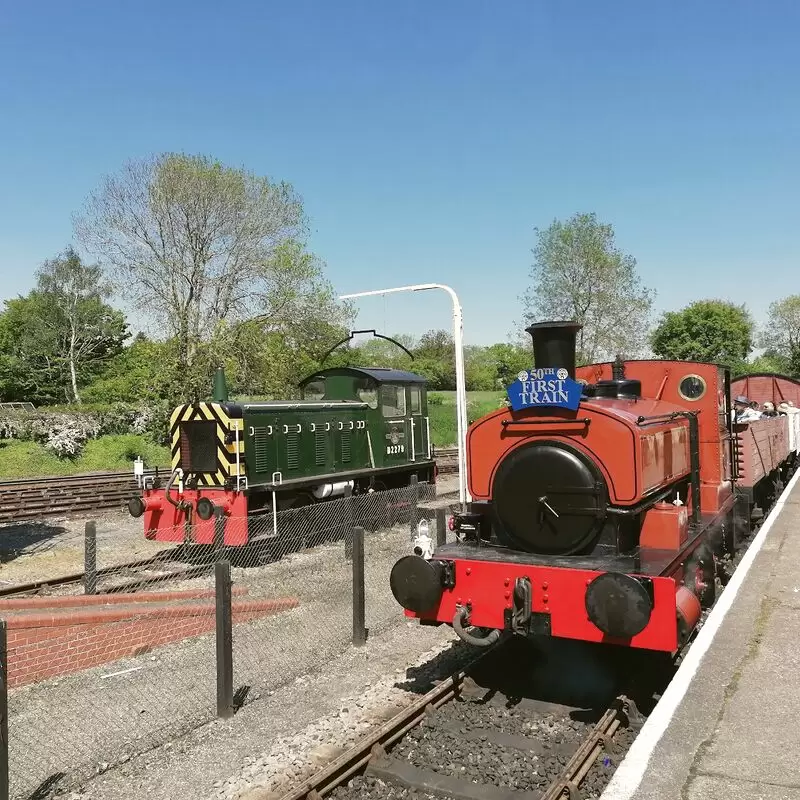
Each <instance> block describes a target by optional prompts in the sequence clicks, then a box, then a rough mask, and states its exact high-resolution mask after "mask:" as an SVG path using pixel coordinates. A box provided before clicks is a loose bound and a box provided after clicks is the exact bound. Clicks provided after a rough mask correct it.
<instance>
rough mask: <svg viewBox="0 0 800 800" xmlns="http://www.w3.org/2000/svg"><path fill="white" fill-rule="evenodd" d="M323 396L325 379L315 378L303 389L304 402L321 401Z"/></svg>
mask: <svg viewBox="0 0 800 800" xmlns="http://www.w3.org/2000/svg"><path fill="white" fill-rule="evenodd" d="M324 396H325V378H317V379H316V380H313V381H311V382H310V383H307V384H306V385H305V386H304V387H303V399H304V400H316V401H319V400H322V398H323V397H324Z"/></svg>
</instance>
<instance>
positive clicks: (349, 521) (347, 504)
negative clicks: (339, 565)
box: [342, 486, 353, 561]
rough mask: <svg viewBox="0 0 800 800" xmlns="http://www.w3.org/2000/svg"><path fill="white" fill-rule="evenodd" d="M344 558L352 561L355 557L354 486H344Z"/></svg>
mask: <svg viewBox="0 0 800 800" xmlns="http://www.w3.org/2000/svg"><path fill="white" fill-rule="evenodd" d="M343 502H344V514H343V515H342V516H343V517H344V520H343V527H344V531H343V532H344V560H345V561H350V559H351V558H352V557H353V487H352V486H345V487H344V500H343Z"/></svg>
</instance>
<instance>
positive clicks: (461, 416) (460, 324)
mask: <svg viewBox="0 0 800 800" xmlns="http://www.w3.org/2000/svg"><path fill="white" fill-rule="evenodd" d="M429 289H441V290H442V291H444V292H447V294H449V295H450V299H451V300H452V301H453V343H454V344H455V348H456V415H457V419H458V499H459V502H460V503H461V506H462V508H463V507H464V505H465V504H466V503H468V502H470V501H471V500H472V498H471V497H470V495H469V492H468V491H467V451H466V439H467V384H466V378H465V375H464V317H463V314H462V312H461V303H459V301H458V296H457V295H456V293H455V292H454V291H453V290H452V289H451V288H450V287H449V286H445V285H444V284H441V283H419V284H416V285H414V286H398V287H396V288H394V289H375V290H373V291H370V292H356V293H354V294H343V295H341V296H340V297H339V299H340V300H352V299H353V298H355V297H370V296H373V295H381V294H395V293H397V292H425V291H428V290H429Z"/></svg>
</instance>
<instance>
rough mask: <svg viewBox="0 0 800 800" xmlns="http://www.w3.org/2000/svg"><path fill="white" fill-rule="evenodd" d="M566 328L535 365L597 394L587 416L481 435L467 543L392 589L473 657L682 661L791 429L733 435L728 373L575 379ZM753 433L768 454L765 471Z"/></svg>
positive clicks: (520, 414)
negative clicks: (651, 656)
mask: <svg viewBox="0 0 800 800" xmlns="http://www.w3.org/2000/svg"><path fill="white" fill-rule="evenodd" d="M569 326H570V324H569V323H542V324H541V325H539V326H532V327H531V328H529V329H528V330H529V332H530V333H531V335H532V336H533V337H534V349H535V351H536V358H535V361H536V365H537V367H539V366H543V367H549V368H555V367H563V368H566V369H561V370H560V372H568V373H569V375H570V377H573V376H574V378H575V379H577V380H579V381H581V382H582V383H583V384H584V385H585V388H584V396H583V397H582V398H581V401H580V405H579V407H578V409H577V410H576V411H572V410H569V409H566V408H548V407H539V408H524V409H522V410H520V411H514V410H512V409H511V408H503V409H499V410H497V411H495V412H492V413H490V414H488V415H487V416H485V417H483V418H482V419H480V420H477V421H476V422H475V423H473V425H472V426H471V427H470V429H469V431H468V434H467V463H468V476H469V489H470V493H471V495H472V496H473V503H472V504H471V505H470V507H469V508H468V509H467V510H466V512H462V513H459V514H456V515H455V516H454V518H453V520H452V522H451V524H452V527H453V528H454V529H455V530H456V531H457V533H458V534H459V538H460V539H463V540H462V541H459V542H457V543H454V544H446V545H443V546H441V547H438V548H437V549H436V551H435V552H434V554H433V556H432V557H431V558H430V559H429V560H425V559H422V558H420V557H419V556H406V557H404V558H403V559H400V561H398V562H397V564H395V567H394V568H393V570H392V576H391V585H392V591H393V593H394V595H395V597H396V599H397V600H398V602H400V604H401V605H402V606H404V608H405V609H406V610H405V614H406V616H408V617H412V618H418V619H419V620H420V622H421V623H422V624H434V625H436V624H442V623H445V624H451V625H453V627H454V629H455V630H456V632H457V633H458V634H459V636H461V637H462V638H463V639H465V640H466V641H468V642H470V643H472V644H476V645H485V644H489V643H491V642H492V641H495V640H496V639H497V637H498V636H499V632H500V631H502V630H505V631H511V632H514V633H518V634H522V635H537V634H546V635H553V636H559V637H565V638H571V639H581V640H585V641H591V642H604V643H610V644H618V645H624V646H628V647H636V648H644V649H650V650H661V651H666V652H674V651H675V650H677V649H678V648H680V647H681V646H682V645H683V644H684V643H685V642H686V641H687V640H688V637H689V635H690V634H691V632H692V630H693V629H694V628H695V626H696V625H697V623H698V621H699V619H700V616H701V611H702V608H703V607H707V606H709V605H710V604H711V603H713V600H714V594H715V588H714V587H715V576H716V574H717V570H718V563H717V557H718V556H719V555H721V554H722V553H724V552H725V551H726V550H728V551H731V550H733V549H735V547H736V546H737V544H738V538H739V536H740V535H741V534H742V533H743V532H744V531H745V530H749V527H750V522H751V514H752V507H753V504H754V503H757V502H758V500H759V498H761V497H762V496H764V495H770V494H772V495H774V493H775V492H777V491H779V490H780V489H781V488H782V485H783V484H782V481H783V479H784V478H785V476H786V473H787V472H788V470H789V469H791V467H792V466H793V462H794V455H795V454H794V453H793V452H791V451H790V449H789V447H788V444H787V443H788V435H787V431H788V426H787V423H786V418H785V417H780V418H775V419H771V420H762V421H758V422H755V423H752V424H751V425H749V426H739V425H736V426H734V424H733V419H732V410H731V408H732V406H731V386H730V373H729V371H728V370H727V369H726V368H724V367H721V366H718V365H715V364H704V363H697V362H686V361H661V360H640V361H624V362H623V361H620V360H617V361H616V362H614V363H610V362H609V363H602V364H592V365H589V366H585V367H581V368H579V369H577V370H575V367H574V333H573V334H572V340H571V343H568V344H567V345H566V346H565V345H564V341H565V340H564V339H563V337H564V332H565V328H566V329H568V328H569ZM572 329H573V330H574V331H577V326H574V325H572ZM537 337H538V341H537ZM559 337H561V339H559ZM742 428H747V430H748V431H749V435H750V436H751V437H752V438H753V439H754V440H755V439H759V440H761V439H766V440H768V441H769V442H770V443H771V446H770V447H767V448H762V451H763V452H762V453H761V456H760V458H761V461H760V464H759V469H758V470H754V469H748V468H747V462H746V458H743V454H742V449H741V440H742V437H741V433H742ZM762 429H763V430H762ZM773 429H774V430H773ZM559 475H560V476H562V477H561V478H559V477H558V476H559ZM581 480H582V481H583V483H582V484H581V483H580V481H581ZM559 481H560V482H559ZM578 484H580V485H578ZM581 498H584V499H581ZM585 498H589V499H588V500H586V499H585ZM593 514H594V517H595V518H596V519H595V520H594V521H593V519H592V515H593ZM548 515H549V516H548ZM533 519H536V520H537V522H536V523H535V524H534V523H533V522H532V520H533ZM592 525H594V526H595V528H597V529H598V530H600V532H599V533H597V532H592V531H593V530H594V529H593V528H592V527H591V526H592ZM559 526H560V527H559ZM583 529H586V530H589V534H587V535H584V534H583V532H581V531H582V530H583ZM548 530H552V536H550V537H549V539H548V534H547V532H548ZM575 531H578V532H579V533H577V534H576V533H575ZM581 537H582V538H581ZM559 547H560V548H561V550H562V552H558V549H559ZM469 627H472V628H474V629H476V630H474V631H472V632H470V631H469V630H468V628H469ZM481 629H482V630H481ZM479 634H481V635H479Z"/></svg>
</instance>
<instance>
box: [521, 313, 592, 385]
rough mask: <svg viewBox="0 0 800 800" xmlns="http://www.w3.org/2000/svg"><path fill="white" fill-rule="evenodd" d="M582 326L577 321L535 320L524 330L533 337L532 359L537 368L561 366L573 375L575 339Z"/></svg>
mask: <svg viewBox="0 0 800 800" xmlns="http://www.w3.org/2000/svg"><path fill="white" fill-rule="evenodd" d="M582 327H583V325H579V324H578V323H577V322H571V321H566V320H565V321H561V322H537V323H536V324H535V325H530V326H529V327H527V328H525V330H526V331H527V332H528V333H529V334H530V335H531V338H532V339H533V360H534V365H535V366H536V367H537V368H543V367H557V368H558V367H563V368H564V369H566V371H567V372H568V373H569V377H570V378H574V377H575V339H576V337H577V335H578V331H579V330H580V329H581V328H582Z"/></svg>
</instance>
